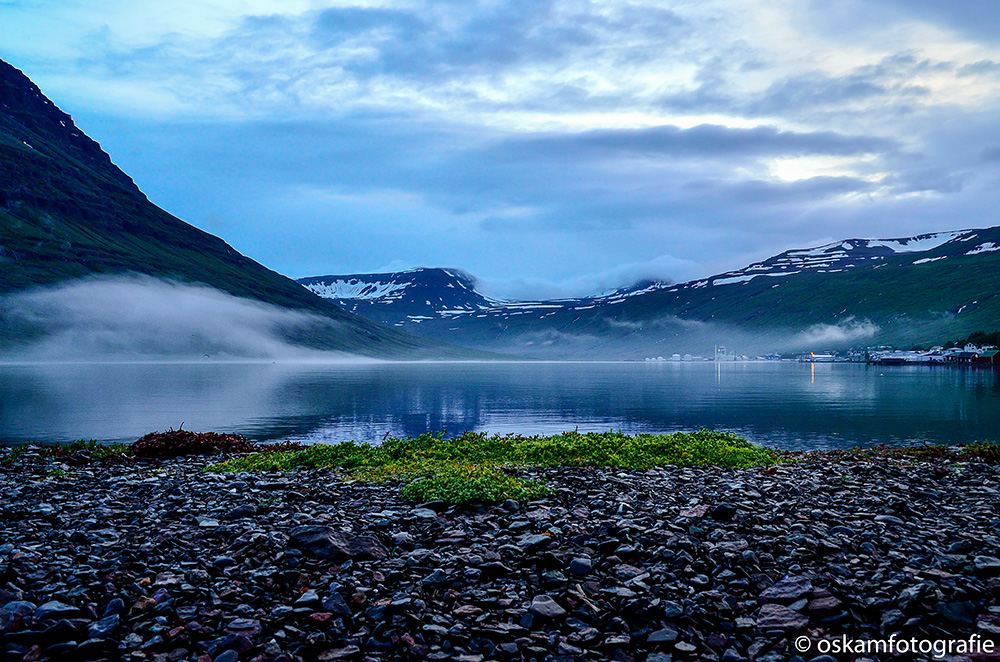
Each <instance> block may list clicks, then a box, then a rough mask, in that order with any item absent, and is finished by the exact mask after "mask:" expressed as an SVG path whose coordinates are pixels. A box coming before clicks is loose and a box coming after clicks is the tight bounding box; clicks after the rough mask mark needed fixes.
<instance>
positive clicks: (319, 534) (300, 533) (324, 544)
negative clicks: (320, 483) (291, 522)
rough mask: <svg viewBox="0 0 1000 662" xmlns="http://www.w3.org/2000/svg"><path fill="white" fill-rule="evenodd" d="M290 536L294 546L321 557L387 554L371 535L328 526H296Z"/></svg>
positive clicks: (363, 556)
mask: <svg viewBox="0 0 1000 662" xmlns="http://www.w3.org/2000/svg"><path fill="white" fill-rule="evenodd" d="M290 536H291V542H292V543H293V544H294V545H295V546H297V547H299V548H301V549H303V550H304V551H306V552H308V553H309V554H312V555H313V556H318V557H320V558H323V559H334V560H338V559H354V558H357V559H384V558H386V557H387V556H388V555H389V552H388V550H386V548H385V547H384V546H383V545H382V543H380V542H379V541H378V539H376V538H374V537H372V536H352V535H349V534H346V533H343V532H341V531H336V530H334V529H332V528H330V527H328V526H315V525H307V526H297V527H295V528H294V529H292V530H291V532H290Z"/></svg>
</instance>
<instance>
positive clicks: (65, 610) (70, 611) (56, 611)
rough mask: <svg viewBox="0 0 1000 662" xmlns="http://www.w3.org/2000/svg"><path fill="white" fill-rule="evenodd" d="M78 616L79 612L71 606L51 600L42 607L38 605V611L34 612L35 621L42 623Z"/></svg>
mask: <svg viewBox="0 0 1000 662" xmlns="http://www.w3.org/2000/svg"><path fill="white" fill-rule="evenodd" d="M79 615H80V610H79V609H77V608H76V607H74V606H73V605H68V604H66V603H65V602H59V601H58V600H51V601H49V602H46V603H45V604H43V605H40V606H39V607H38V609H36V610H35V620H36V621H44V620H49V619H60V618H73V617H75V616H79Z"/></svg>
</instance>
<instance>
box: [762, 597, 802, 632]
mask: <svg viewBox="0 0 1000 662" xmlns="http://www.w3.org/2000/svg"><path fill="white" fill-rule="evenodd" d="M808 624H809V618H808V617H806V616H803V615H802V614H800V613H798V612H796V611H792V610H791V609H789V608H788V607H783V606H781V605H779V604H775V603H773V602H769V603H767V604H765V605H764V606H763V607H761V608H760V613H759V614H758V616H757V627H758V628H760V629H761V630H783V631H785V632H794V631H797V630H801V629H802V628H804V627H805V626H807V625H808Z"/></svg>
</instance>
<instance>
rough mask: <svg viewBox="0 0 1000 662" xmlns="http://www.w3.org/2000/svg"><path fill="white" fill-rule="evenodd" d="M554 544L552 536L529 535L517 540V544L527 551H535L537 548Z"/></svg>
mask: <svg viewBox="0 0 1000 662" xmlns="http://www.w3.org/2000/svg"><path fill="white" fill-rule="evenodd" d="M551 544H552V536H544V535H527V536H523V537H522V538H521V539H520V540H518V541H517V546H518V547H520V548H521V549H522V550H524V551H525V552H533V551H535V550H536V549H541V548H543V547H548V546H549V545H551Z"/></svg>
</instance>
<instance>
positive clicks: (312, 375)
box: [0, 362, 1000, 448]
mask: <svg viewBox="0 0 1000 662" xmlns="http://www.w3.org/2000/svg"><path fill="white" fill-rule="evenodd" d="M998 405H1000V385H998V380H997V374H996V372H994V371H990V370H968V369H956V368H947V367H935V368H929V367H923V366H920V367H892V368H886V367H868V366H863V365H853V364H798V363H683V362H681V363H673V362H664V363H478V364H477V363H472V364H455V363H440V364H438V363H428V364H392V363H371V364H353V365H349V364H330V365H326V364H290V363H283V364H253V363H231V364H213V363H204V364H102V365H92V364H90V365H88V364H75V365H74V364H69V365H5V366H0V439H2V440H3V441H5V442H7V443H23V442H25V441H28V440H38V441H68V440H72V439H79V438H95V439H99V440H102V441H114V440H133V439H135V438H137V437H138V436H140V435H142V434H144V433H146V432H149V431H152V430H165V429H167V428H169V427H174V428H176V427H177V426H179V425H180V424H181V423H183V424H184V426H185V428H186V429H202V430H227V431H237V432H242V433H244V434H247V435H248V436H250V437H253V438H256V439H265V440H269V439H295V440H300V441H328V442H334V441H342V440H344V439H356V440H359V441H369V442H378V441H379V440H381V439H382V438H383V437H384V436H385V435H387V434H388V435H393V436H400V435H417V434H421V433H423V432H426V431H431V430H449V431H451V432H453V433H454V432H460V431H464V430H487V431H490V432H501V433H506V432H517V433H528V434H550V433H555V432H561V431H564V430H567V429H573V428H579V429H580V430H607V429H612V428H613V429H622V430H625V431H627V432H669V431H675V430H682V429H692V428H698V427H701V426H705V427H710V428H716V429H729V430H734V431H736V432H738V433H740V434H743V435H744V436H746V437H748V438H750V439H751V440H754V441H757V442H760V443H767V444H771V445H777V446H783V447H794V448H817V447H844V446H854V445H858V444H860V445H868V444H872V443H880V442H885V443H890V444H899V443H913V442H920V441H929V442H948V443H955V442H966V441H973V440H977V439H984V438H990V439H997V438H1000V434H998V432H1000V422H998V420H997V417H996V416H995V412H996V411H998Z"/></svg>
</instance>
